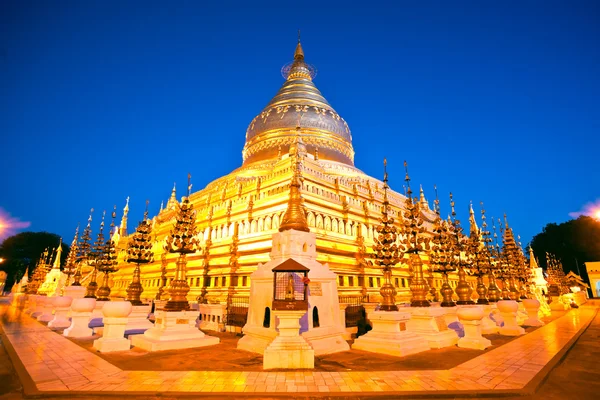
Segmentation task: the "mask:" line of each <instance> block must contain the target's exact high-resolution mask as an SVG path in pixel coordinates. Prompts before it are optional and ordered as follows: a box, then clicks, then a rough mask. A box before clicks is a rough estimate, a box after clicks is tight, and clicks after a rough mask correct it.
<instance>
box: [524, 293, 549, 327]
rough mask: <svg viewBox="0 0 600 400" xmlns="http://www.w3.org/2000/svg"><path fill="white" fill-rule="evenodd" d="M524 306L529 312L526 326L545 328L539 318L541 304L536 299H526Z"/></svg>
mask: <svg viewBox="0 0 600 400" xmlns="http://www.w3.org/2000/svg"><path fill="white" fill-rule="evenodd" d="M523 306H524V307H525V311H527V319H526V320H525V321H524V322H523V325H526V326H543V325H545V324H544V323H543V322H542V321H540V319H539V318H538V311H539V309H540V302H539V301H538V300H536V299H524V300H523Z"/></svg>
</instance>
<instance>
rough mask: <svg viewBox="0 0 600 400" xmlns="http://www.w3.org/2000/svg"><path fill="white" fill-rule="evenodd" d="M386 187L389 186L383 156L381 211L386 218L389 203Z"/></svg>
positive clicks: (385, 162) (385, 161) (385, 160)
mask: <svg viewBox="0 0 600 400" xmlns="http://www.w3.org/2000/svg"><path fill="white" fill-rule="evenodd" d="M388 188H389V186H388V173H387V159H386V158H384V159H383V213H384V214H385V217H386V218H387V213H388V205H389V204H390V203H389V201H388V197H387V190H388Z"/></svg>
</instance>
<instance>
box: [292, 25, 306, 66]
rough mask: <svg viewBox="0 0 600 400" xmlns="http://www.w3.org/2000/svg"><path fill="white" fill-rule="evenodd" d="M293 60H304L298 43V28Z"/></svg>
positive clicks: (300, 45)
mask: <svg viewBox="0 0 600 400" xmlns="http://www.w3.org/2000/svg"><path fill="white" fill-rule="evenodd" d="M294 60H298V61H302V60H304V51H303V50H302V44H300V29H298V44H297V45H296V51H295V52H294Z"/></svg>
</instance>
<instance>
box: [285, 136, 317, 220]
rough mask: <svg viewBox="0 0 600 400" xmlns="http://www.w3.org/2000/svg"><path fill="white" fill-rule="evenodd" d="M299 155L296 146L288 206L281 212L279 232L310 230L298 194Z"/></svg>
mask: <svg viewBox="0 0 600 400" xmlns="http://www.w3.org/2000/svg"><path fill="white" fill-rule="evenodd" d="M298 164H300V157H298V149H297V148H296V165H295V168H294V175H293V176H292V181H291V183H290V197H289V200H288V207H287V210H285V214H283V218H282V219H281V225H280V226H279V232H283V231H287V230H290V229H293V230H296V231H303V232H310V229H309V228H308V222H307V221H306V215H305V214H304V209H303V208H302V197H301V196H300V187H301V186H300V179H299V176H298V175H299V173H300V171H299V169H300V168H299V166H298Z"/></svg>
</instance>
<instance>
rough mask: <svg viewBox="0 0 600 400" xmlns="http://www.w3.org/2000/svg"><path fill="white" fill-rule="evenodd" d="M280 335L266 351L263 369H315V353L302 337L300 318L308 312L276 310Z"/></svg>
mask: <svg viewBox="0 0 600 400" xmlns="http://www.w3.org/2000/svg"><path fill="white" fill-rule="evenodd" d="M273 314H274V315H275V318H276V320H279V325H278V326H277V328H278V329H279V334H278V335H277V337H276V338H275V340H273V342H271V344H269V346H268V347H267V348H266V349H265V352H264V355H263V368H264V369H272V368H284V369H301V368H311V369H312V368H314V367H315V351H314V350H313V349H312V347H310V345H309V344H308V342H307V341H306V339H304V338H303V337H302V336H300V318H302V316H304V314H306V310H299V311H296V310H289V311H288V310H274V311H273Z"/></svg>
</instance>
